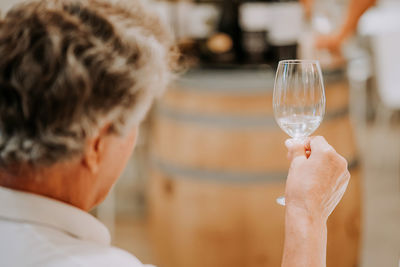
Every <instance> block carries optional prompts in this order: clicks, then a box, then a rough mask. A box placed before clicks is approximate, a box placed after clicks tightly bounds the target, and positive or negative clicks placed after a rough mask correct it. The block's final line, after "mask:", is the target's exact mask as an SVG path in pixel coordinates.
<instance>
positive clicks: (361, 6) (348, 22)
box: [308, 0, 376, 54]
mask: <svg viewBox="0 0 400 267" xmlns="http://www.w3.org/2000/svg"><path fill="white" fill-rule="evenodd" d="M308 1H309V3H308V6H310V5H311V1H310V0H308ZM375 3H376V0H351V1H350V3H349V6H348V11H347V14H346V16H345V19H344V22H343V24H342V25H341V27H340V28H339V29H338V30H337V31H336V32H335V33H332V34H330V35H321V36H318V38H317V39H316V42H315V46H316V48H319V49H328V50H329V51H331V52H333V53H336V54H340V49H341V46H342V44H343V42H344V41H345V40H346V39H347V38H349V37H351V36H352V35H353V33H354V32H355V30H356V28H357V24H358V21H359V19H360V17H361V16H362V15H363V14H364V12H365V11H367V10H368V8H370V7H371V6H373V5H374V4H375Z"/></svg>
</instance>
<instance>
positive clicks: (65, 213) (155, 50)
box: [0, 0, 350, 267]
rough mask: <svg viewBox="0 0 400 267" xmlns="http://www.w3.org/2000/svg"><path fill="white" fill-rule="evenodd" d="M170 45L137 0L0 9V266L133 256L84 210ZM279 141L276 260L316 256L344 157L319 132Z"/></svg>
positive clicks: (113, 166)
mask: <svg viewBox="0 0 400 267" xmlns="http://www.w3.org/2000/svg"><path fill="white" fill-rule="evenodd" d="M172 47H173V42H172V38H171V36H170V34H169V32H168V30H167V29H165V27H164V25H162V24H161V23H160V22H159V20H158V18H157V17H155V16H154V15H152V14H151V13H150V12H149V11H148V10H147V9H146V8H145V7H143V6H142V5H140V4H139V2H138V1H131V2H130V4H129V5H124V4H117V3H111V2H106V1H101V0H83V1H71V0H65V1H61V0H60V1H57V0H53V1H47V0H46V1H36V2H30V3H25V4H22V5H19V6H17V7H15V8H13V9H12V10H11V11H9V12H8V13H7V14H6V15H5V17H3V18H1V19H0V58H1V60H0V236H1V240H0V266H38V267H39V266H40V267H46V266H68V267H71V266H136V267H138V266H143V265H142V264H141V263H140V261H139V260H138V259H136V258H135V257H134V256H132V255H130V254H129V253H127V252H125V251H123V250H120V249H118V248H115V247H111V246H110V235H109V232H108V231H107V229H106V228H105V226H104V225H102V224H101V223H100V222H99V221H97V220H96V219H95V218H94V217H93V216H91V215H90V214H89V213H88V211H89V210H91V209H92V208H93V207H95V206H96V205H97V204H99V203H100V202H102V201H103V200H104V198H105V197H106V195H107V193H108V192H109V190H110V188H111V187H112V185H113V184H114V183H115V182H116V180H117V178H118V177H119V175H120V174H121V172H122V170H123V168H124V166H125V164H126V163H127V160H128V158H129V156H130V154H131V152H132V150H133V148H134V146H135V140H136V139H137V135H138V127H139V124H140V122H141V120H142V119H143V117H144V116H145V114H146V112H147V110H148V109H149V107H150V105H151V102H152V100H153V98H154V97H155V96H156V95H157V94H159V93H160V92H161V91H163V89H164V88H165V87H166V86H167V83H168V81H169V80H170V77H171V74H170V73H171V69H172V67H171V66H172V65H173V62H174V59H175V53H174V52H173V51H174V50H173V49H171V48H172ZM286 145H287V147H288V150H289V154H288V157H289V159H290V160H291V167H290V171H289V175H288V180H287V185H286V192H285V194H286V222H285V225H286V227H285V229H286V231H285V232H286V234H285V248H284V255H283V262H282V266H285V267H290V266H316V267H317V266H325V258H326V239H327V230H326V221H327V219H328V216H329V215H330V214H331V212H332V211H333V209H334V208H335V206H336V205H337V203H338V202H339V201H340V199H341V197H342V195H343V193H344V191H345V189H346V186H347V183H348V181H349V178H350V175H349V172H348V171H347V162H346V161H345V160H344V158H343V157H341V156H340V155H338V154H337V153H336V151H335V150H334V149H333V148H332V147H331V146H330V145H329V144H328V143H327V142H326V141H325V140H324V139H323V138H322V137H315V138H311V139H310V140H309V141H308V142H307V143H306V144H305V145H304V144H299V143H296V142H294V141H293V140H289V141H287V143H286ZM306 151H311V152H310V153H309V152H307V153H306Z"/></svg>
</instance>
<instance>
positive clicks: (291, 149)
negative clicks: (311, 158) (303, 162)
mask: <svg viewBox="0 0 400 267" xmlns="http://www.w3.org/2000/svg"><path fill="white" fill-rule="evenodd" d="M285 146H286V147H287V149H288V159H289V160H290V161H293V160H294V159H295V158H297V157H304V158H307V154H306V147H305V145H304V143H303V142H300V141H298V140H295V139H287V140H286V141H285Z"/></svg>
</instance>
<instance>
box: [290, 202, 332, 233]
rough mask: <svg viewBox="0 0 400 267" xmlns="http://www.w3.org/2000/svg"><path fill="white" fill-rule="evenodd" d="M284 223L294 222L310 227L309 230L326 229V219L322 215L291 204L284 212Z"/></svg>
mask: <svg viewBox="0 0 400 267" xmlns="http://www.w3.org/2000/svg"><path fill="white" fill-rule="evenodd" d="M285 214H286V216H285V218H286V223H291V222H296V223H299V224H300V223H301V225H307V226H311V228H315V227H317V228H323V227H326V221H327V218H325V217H324V216H323V214H322V213H320V212H317V211H315V210H313V209H307V208H305V207H299V206H296V205H293V204H288V205H287V206H286V210H285Z"/></svg>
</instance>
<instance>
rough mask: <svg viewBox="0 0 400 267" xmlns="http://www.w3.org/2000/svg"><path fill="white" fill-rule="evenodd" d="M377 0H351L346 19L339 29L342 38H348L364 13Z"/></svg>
mask: <svg viewBox="0 0 400 267" xmlns="http://www.w3.org/2000/svg"><path fill="white" fill-rule="evenodd" d="M375 2H376V0H351V1H350V4H349V8H348V11H347V16H346V19H345V21H344V23H343V25H342V27H341V29H340V31H339V35H340V36H341V38H342V39H345V38H347V37H348V36H350V35H351V34H353V33H354V31H355V30H356V28H357V23H358V20H359V19H360V17H361V16H362V14H364V12H365V11H366V10H367V9H368V8H369V7H371V6H373V5H374V4H375Z"/></svg>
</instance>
